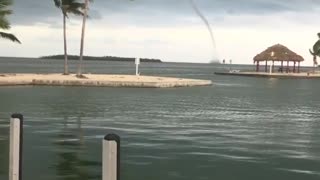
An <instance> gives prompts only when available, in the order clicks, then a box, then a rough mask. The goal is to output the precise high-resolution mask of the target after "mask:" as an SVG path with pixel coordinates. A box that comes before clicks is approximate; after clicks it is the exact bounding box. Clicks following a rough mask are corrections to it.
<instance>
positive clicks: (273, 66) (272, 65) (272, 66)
mask: <svg viewBox="0 0 320 180" xmlns="http://www.w3.org/2000/svg"><path fill="white" fill-rule="evenodd" d="M273 71H274V61H272V72H273Z"/></svg>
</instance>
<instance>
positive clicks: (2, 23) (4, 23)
mask: <svg viewBox="0 0 320 180" xmlns="http://www.w3.org/2000/svg"><path fill="white" fill-rule="evenodd" d="M0 29H10V23H9V21H8V19H7V18H6V17H5V16H2V17H0Z"/></svg>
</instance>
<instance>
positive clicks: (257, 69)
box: [256, 61, 259, 72]
mask: <svg viewBox="0 0 320 180" xmlns="http://www.w3.org/2000/svg"><path fill="white" fill-rule="evenodd" d="M256 71H257V72H259V61H257V68H256Z"/></svg>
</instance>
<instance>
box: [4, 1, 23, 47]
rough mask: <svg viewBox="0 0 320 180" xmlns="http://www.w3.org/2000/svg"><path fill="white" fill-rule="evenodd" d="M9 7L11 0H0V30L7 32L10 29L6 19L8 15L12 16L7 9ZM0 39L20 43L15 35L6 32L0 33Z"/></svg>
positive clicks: (10, 11)
mask: <svg viewBox="0 0 320 180" xmlns="http://www.w3.org/2000/svg"><path fill="white" fill-rule="evenodd" d="M11 5H12V0H0V29H2V30H9V29H10V28H11V26H10V22H9V20H8V18H7V16H8V15H10V14H12V10H10V9H9V6H11ZM0 38H3V39H8V40H11V41H12V42H17V43H21V42H20V41H19V39H18V38H17V37H16V36H15V35H13V34H11V33H7V32H2V31H0Z"/></svg>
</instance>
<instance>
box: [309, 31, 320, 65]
mask: <svg viewBox="0 0 320 180" xmlns="http://www.w3.org/2000/svg"><path fill="white" fill-rule="evenodd" d="M318 37H319V40H318V41H317V42H316V43H315V44H314V45H313V48H312V50H311V49H309V51H310V53H311V55H312V56H313V71H315V66H316V65H318V62H317V56H318V57H320V33H318Z"/></svg>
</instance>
